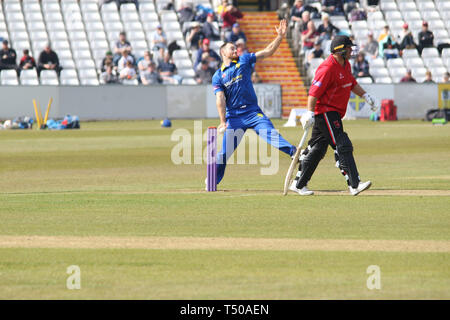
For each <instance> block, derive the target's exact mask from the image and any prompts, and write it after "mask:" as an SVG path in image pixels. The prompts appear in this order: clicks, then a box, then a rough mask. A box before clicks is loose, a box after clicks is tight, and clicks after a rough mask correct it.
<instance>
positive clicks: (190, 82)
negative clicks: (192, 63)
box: [181, 78, 197, 85]
mask: <svg viewBox="0 0 450 320" xmlns="http://www.w3.org/2000/svg"><path fill="white" fill-rule="evenodd" d="M181 84H187V85H196V84H197V81H195V79H194V78H183V80H182V81H181Z"/></svg>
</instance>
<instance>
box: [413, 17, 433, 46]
mask: <svg viewBox="0 0 450 320" xmlns="http://www.w3.org/2000/svg"><path fill="white" fill-rule="evenodd" d="M418 37H419V45H418V46H417V50H418V51H419V54H422V50H423V49H424V48H430V47H433V42H434V34H433V32H431V31H430V30H428V22H426V21H424V22H422V31H420V32H419V35H418Z"/></svg>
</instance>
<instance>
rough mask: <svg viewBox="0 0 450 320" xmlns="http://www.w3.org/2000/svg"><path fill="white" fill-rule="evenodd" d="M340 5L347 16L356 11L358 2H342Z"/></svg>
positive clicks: (355, 0) (352, 0)
mask: <svg viewBox="0 0 450 320" xmlns="http://www.w3.org/2000/svg"><path fill="white" fill-rule="evenodd" d="M342 3H343V9H344V12H345V14H349V13H350V12H352V10H354V9H358V3H359V0H342ZM353 21H354V20H353Z"/></svg>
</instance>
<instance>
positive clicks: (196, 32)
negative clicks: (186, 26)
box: [187, 21, 205, 50]
mask: <svg viewBox="0 0 450 320" xmlns="http://www.w3.org/2000/svg"><path fill="white" fill-rule="evenodd" d="M204 38H205V35H204V34H203V31H202V29H201V25H200V22H198V21H195V22H194V23H193V24H192V27H191V31H190V32H189V35H188V37H187V43H188V45H189V48H190V49H191V50H198V48H199V43H201V41H203V39H204Z"/></svg>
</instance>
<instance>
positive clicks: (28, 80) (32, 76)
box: [20, 69, 39, 86]
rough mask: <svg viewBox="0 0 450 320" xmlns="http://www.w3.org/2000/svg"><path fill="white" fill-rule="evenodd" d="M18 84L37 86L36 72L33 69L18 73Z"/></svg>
mask: <svg viewBox="0 0 450 320" xmlns="http://www.w3.org/2000/svg"><path fill="white" fill-rule="evenodd" d="M20 83H21V84H24V85H33V86H36V85H39V80H38V76H37V72H36V70H35V69H31V70H22V71H21V72H20Z"/></svg>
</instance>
